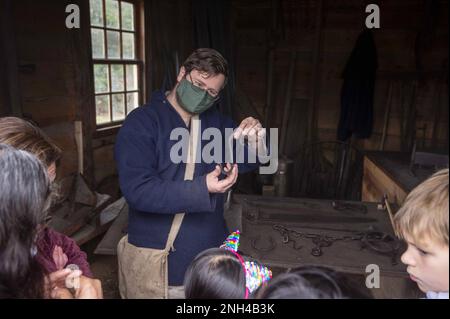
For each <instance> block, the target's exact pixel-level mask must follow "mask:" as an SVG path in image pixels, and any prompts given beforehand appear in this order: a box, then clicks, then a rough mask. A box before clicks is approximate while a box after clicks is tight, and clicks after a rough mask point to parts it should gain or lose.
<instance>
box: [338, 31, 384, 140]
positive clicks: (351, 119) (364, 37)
mask: <svg viewBox="0 0 450 319" xmlns="http://www.w3.org/2000/svg"><path fill="white" fill-rule="evenodd" d="M377 68H378V62H377V51H376V47H375V41H374V39H373V34H372V31H370V30H365V31H363V32H362V33H361V34H360V35H359V37H358V39H357V40H356V44H355V47H354V48H353V51H352V53H351V55H350V58H349V60H348V61H347V64H346V66H345V69H344V73H343V77H344V84H343V86H342V90H341V115H340V119H339V125H338V132H337V136H338V140H340V141H346V140H347V139H348V138H349V137H351V136H352V135H355V137H357V138H369V137H370V135H371V134H372V127H373V97H374V88H375V75H376V70H377Z"/></svg>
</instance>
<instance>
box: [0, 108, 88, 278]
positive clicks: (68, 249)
mask: <svg viewBox="0 0 450 319" xmlns="http://www.w3.org/2000/svg"><path fill="white" fill-rule="evenodd" d="M0 143H2V144H6V145H9V146H12V147H14V148H16V149H18V150H23V151H27V152H29V153H31V154H33V155H34V156H36V157H37V158H38V159H39V160H40V162H41V163H42V165H43V166H44V167H45V169H46V171H47V175H48V177H49V180H50V183H53V182H54V180H55V178H56V163H57V161H58V160H59V159H60V157H61V150H60V149H59V148H58V146H56V145H55V144H54V143H53V142H52V141H51V140H50V138H49V137H48V136H47V135H46V134H45V133H44V132H43V131H42V130H41V129H40V128H38V127H37V126H35V125H33V124H32V123H30V122H28V121H26V120H23V119H21V118H18V117H0ZM36 244H37V247H36V249H37V256H36V260H37V261H38V262H39V263H40V264H41V266H42V267H43V268H44V270H45V272H46V273H48V274H50V273H53V272H56V271H58V270H61V269H63V268H64V267H65V266H67V265H69V264H74V265H77V266H78V268H79V269H80V270H81V271H82V272H83V276H87V277H90V278H92V277H93V275H92V272H91V269H90V267H89V263H88V261H87V256H86V254H85V253H84V252H83V251H81V249H80V247H78V245H77V244H76V243H75V241H74V240H72V239H71V238H69V237H67V236H66V235H64V234H61V233H58V232H57V231H55V230H53V229H51V228H50V227H48V226H47V225H46V224H45V223H42V224H41V225H40V226H39V233H38V234H37V243H36Z"/></svg>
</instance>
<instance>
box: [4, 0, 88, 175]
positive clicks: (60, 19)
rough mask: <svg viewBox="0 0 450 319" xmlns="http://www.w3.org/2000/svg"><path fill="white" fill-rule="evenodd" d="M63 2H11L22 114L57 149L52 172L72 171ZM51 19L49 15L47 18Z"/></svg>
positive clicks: (71, 69) (73, 114)
mask: <svg viewBox="0 0 450 319" xmlns="http://www.w3.org/2000/svg"><path fill="white" fill-rule="evenodd" d="M69 3H70V2H68V1H51V0H43V1H32V0H20V1H14V2H13V4H14V5H13V8H12V10H13V11H12V12H11V14H12V15H13V17H14V20H13V21H14V30H15V33H16V48H17V61H18V62H17V63H18V64H19V84H20V88H21V103H22V112H23V115H24V116H25V117H27V118H30V119H32V120H33V121H35V122H36V123H38V124H39V126H40V127H41V128H43V130H44V131H45V132H47V133H48V134H49V136H50V137H51V138H52V139H53V140H54V141H55V142H56V143H57V144H58V146H60V147H61V148H62V149H63V151H64V152H63V156H62V159H61V164H60V167H59V168H58V175H59V176H60V177H61V176H66V175H68V174H70V173H73V172H76V171H77V169H78V163H77V150H76V144H75V139H74V134H73V132H74V127H73V122H74V121H75V120H77V119H78V118H77V105H78V102H77V101H78V100H79V99H80V92H78V91H77V89H76V88H77V87H76V74H77V72H79V68H80V66H79V65H75V64H74V57H73V54H72V52H70V50H69V48H70V38H71V36H70V34H71V32H72V31H71V30H69V29H67V28H66V27H65V18H66V13H65V8H66V5H67V4H69ZM49 17H52V18H49Z"/></svg>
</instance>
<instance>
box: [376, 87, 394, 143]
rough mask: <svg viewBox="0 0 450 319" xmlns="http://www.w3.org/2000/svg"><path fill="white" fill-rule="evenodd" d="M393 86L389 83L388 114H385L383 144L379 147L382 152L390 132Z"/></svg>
mask: <svg viewBox="0 0 450 319" xmlns="http://www.w3.org/2000/svg"><path fill="white" fill-rule="evenodd" d="M393 86H394V84H393V83H392V81H389V86H388V97H387V101H386V112H385V113H384V125H383V134H382V136H381V142H380V147H379V150H380V151H382V150H384V143H385V141H386V136H387V132H388V127H389V115H390V113H391V104H392V91H393Z"/></svg>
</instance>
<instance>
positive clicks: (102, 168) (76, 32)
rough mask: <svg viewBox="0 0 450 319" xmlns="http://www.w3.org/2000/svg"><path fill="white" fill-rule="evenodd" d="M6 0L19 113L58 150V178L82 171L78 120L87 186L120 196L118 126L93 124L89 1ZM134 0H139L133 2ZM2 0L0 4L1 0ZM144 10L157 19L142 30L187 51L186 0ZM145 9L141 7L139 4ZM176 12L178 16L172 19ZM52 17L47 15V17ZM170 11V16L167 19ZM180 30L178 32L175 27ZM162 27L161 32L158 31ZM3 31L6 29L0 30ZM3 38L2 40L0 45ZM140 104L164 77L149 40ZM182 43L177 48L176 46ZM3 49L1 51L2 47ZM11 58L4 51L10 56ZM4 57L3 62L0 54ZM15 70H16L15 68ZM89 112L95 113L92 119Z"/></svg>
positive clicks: (3, 107) (0, 75)
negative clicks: (70, 25)
mask: <svg viewBox="0 0 450 319" xmlns="http://www.w3.org/2000/svg"><path fill="white" fill-rule="evenodd" d="M6 1H7V2H8V1H9V6H8V10H9V12H6V11H3V14H4V15H8V14H10V15H11V17H12V19H11V21H12V23H11V24H10V25H7V28H8V30H5V28H3V27H2V29H0V31H2V32H14V36H15V41H14V45H15V47H16V55H15V56H14V58H16V57H17V64H18V68H17V70H18V71H17V73H18V75H17V76H18V84H19V86H20V92H19V93H20V94H18V99H19V100H20V103H21V110H20V111H21V112H22V115H23V117H25V118H28V119H30V120H32V121H34V122H35V123H37V124H38V125H39V126H40V127H41V128H42V129H43V130H44V131H45V132H46V133H47V134H48V135H49V136H50V137H51V138H52V139H53V140H54V141H55V142H56V144H57V145H58V146H59V147H61V149H62V150H63V157H62V159H61V161H60V166H59V167H58V178H60V179H61V178H64V177H66V176H68V175H70V174H73V173H76V172H77V171H78V170H79V163H78V151H77V143H76V138H75V130H76V128H75V124H74V123H75V121H80V122H81V123H82V124H83V126H82V137H83V173H84V175H85V177H86V178H87V180H88V182H89V184H90V185H91V186H92V187H94V188H95V189H97V190H98V191H99V192H105V193H109V194H111V195H117V194H118V191H119V190H118V183H117V172H116V167H115V162H114V154H113V150H114V142H115V136H116V134H117V128H116V129H115V130H114V129H113V130H109V131H108V130H107V131H106V132H105V131H104V132H100V133H99V132H97V130H96V127H95V124H94V123H95V111H93V110H94V107H95V104H94V103H95V101H94V84H93V78H92V77H93V74H92V59H91V43H90V41H91V39H90V28H89V0H73V1H72V0H71V1H69V0H68V1H59V0H58V1H56V0H41V1H32V0H18V1H11V0H6ZM136 2H138V1H136ZM2 3H3V2H2ZM69 4H76V5H78V6H79V8H80V12H81V28H80V29H67V28H66V26H65V19H66V17H67V15H68V13H66V6H67V5H69ZM146 6H147V9H148V10H147V14H148V15H149V16H150V17H152V16H155V17H158V21H159V22H158V23H159V25H158V24H155V23H150V22H149V21H147V24H146V28H148V29H149V30H148V31H146V36H147V37H148V38H149V39H154V40H155V41H157V42H156V43H157V44H161V45H164V46H165V47H166V48H167V50H170V52H172V51H173V52H175V50H177V49H179V55H180V59H183V58H184V56H185V55H186V54H188V53H189V52H190V51H191V50H192V36H191V34H190V33H189V32H190V31H189V30H191V28H192V27H191V25H190V23H191V19H190V14H191V10H190V3H189V2H187V1H180V0H170V1H164V2H162V1H146ZM141 9H142V13H143V12H144V11H143V7H141ZM175 15H177V16H178V17H180V19H172V18H173V17H174V16H175ZM50 17H51V18H50ZM167 17H172V18H167ZM180 30H182V31H181V32H180ZM162 32H164V33H165V35H164V37H162V36H159V35H158V36H157V34H160V33H162ZM2 34H3V33H2ZM0 44H4V43H0ZM146 45H147V46H146V51H147V52H146V54H145V58H146V59H148V64H147V65H146V66H145V67H146V69H145V71H146V75H145V83H143V84H144V85H146V87H145V93H144V101H143V102H145V101H146V100H147V99H148V98H149V96H150V94H149V93H150V92H151V91H153V90H156V89H158V88H159V86H160V85H161V83H162V82H163V78H164V72H165V70H164V68H163V67H161V66H159V67H152V65H155V64H158V63H159V64H161V58H162V57H161V54H162V53H161V52H160V51H158V48H156V47H155V46H153V45H152V44H151V42H149V43H146ZM178 47H181V48H178ZM0 48H1V50H0V55H1V56H3V54H4V55H5V56H6V52H5V50H4V49H3V46H0ZM11 58H12V57H10V56H8V60H9V61H12V60H11ZM1 61H6V60H4V59H1ZM6 66H7V64H6V63H1V64H0V70H1V71H2V72H0V89H1V90H2V91H0V114H1V115H2V116H3V115H12V114H14V112H13V111H12V110H11V107H10V99H9V93H10V92H8V90H7V88H8V87H7V86H6V85H4V83H7V81H8V77H7V74H5V73H4V72H3V70H4V69H5V68H6ZM13 70H14V68H13ZM93 117H94V118H93Z"/></svg>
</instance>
